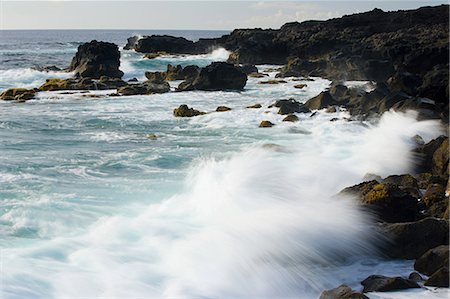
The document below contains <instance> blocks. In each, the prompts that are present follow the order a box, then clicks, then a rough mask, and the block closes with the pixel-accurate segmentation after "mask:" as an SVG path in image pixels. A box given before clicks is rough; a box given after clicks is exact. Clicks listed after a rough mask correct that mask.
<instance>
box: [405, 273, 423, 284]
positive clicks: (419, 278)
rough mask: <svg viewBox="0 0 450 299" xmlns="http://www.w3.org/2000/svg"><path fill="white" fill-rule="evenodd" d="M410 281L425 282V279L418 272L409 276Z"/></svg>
mask: <svg viewBox="0 0 450 299" xmlns="http://www.w3.org/2000/svg"><path fill="white" fill-rule="evenodd" d="M408 279H409V280H412V281H415V282H420V281H423V277H422V276H421V275H420V274H419V273H417V272H412V273H411V274H409V276H408Z"/></svg>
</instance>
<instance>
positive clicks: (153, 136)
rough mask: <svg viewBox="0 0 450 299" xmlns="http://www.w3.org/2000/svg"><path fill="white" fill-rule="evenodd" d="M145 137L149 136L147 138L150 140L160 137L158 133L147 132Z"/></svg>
mask: <svg viewBox="0 0 450 299" xmlns="http://www.w3.org/2000/svg"><path fill="white" fill-rule="evenodd" d="M145 137H147V139H150V140H157V139H158V135H156V134H147V135H146V136H145Z"/></svg>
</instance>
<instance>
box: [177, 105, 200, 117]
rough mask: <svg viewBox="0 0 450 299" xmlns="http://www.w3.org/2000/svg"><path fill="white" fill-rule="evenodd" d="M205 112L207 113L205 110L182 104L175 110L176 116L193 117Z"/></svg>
mask: <svg viewBox="0 0 450 299" xmlns="http://www.w3.org/2000/svg"><path fill="white" fill-rule="evenodd" d="M203 114H205V112H201V111H198V110H195V109H194V108H189V107H188V106H187V105H180V107H178V108H175V109H174V110H173V116H175V117H193V116H198V115H203Z"/></svg>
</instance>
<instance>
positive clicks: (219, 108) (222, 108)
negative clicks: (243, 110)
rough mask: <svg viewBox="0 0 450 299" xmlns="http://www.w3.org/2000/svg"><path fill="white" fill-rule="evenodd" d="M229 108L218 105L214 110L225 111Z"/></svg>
mask: <svg viewBox="0 0 450 299" xmlns="http://www.w3.org/2000/svg"><path fill="white" fill-rule="evenodd" d="M230 110H231V108H229V107H226V106H219V107H217V108H216V112H225V111H230Z"/></svg>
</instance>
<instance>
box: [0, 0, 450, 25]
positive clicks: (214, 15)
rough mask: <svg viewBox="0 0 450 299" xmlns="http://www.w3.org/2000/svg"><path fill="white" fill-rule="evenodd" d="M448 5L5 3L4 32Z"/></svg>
mask: <svg viewBox="0 0 450 299" xmlns="http://www.w3.org/2000/svg"><path fill="white" fill-rule="evenodd" d="M443 3H444V4H448V0H447V1H440V0H431V1H430V0H428V1H420V0H415V1H407V0H400V1H384V0H378V1H369V0H360V1H352V2H350V1H338V0H335V1H283V2H281V1H217V0H215V1H151V0H141V1H119V0H109V1H106V0H103V1H68V0H52V1H43V0H35V1H22V0H15V1H5V0H0V10H1V20H0V28H1V29H204V30H231V29H234V28H279V27H280V26H281V25H283V24H284V23H286V22H292V21H298V22H301V21H305V20H326V19H330V18H334V17H340V16H343V15H345V14H352V13H357V12H363V11H368V10H372V9H374V8H381V9H383V10H385V11H392V10H399V9H414V8H418V7H421V6H429V5H439V4H443Z"/></svg>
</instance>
